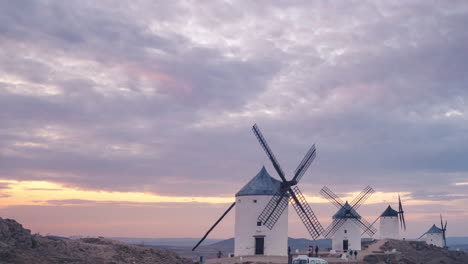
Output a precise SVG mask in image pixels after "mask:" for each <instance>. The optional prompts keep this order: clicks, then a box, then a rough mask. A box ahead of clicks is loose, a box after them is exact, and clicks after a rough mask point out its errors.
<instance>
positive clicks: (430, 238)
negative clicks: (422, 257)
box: [426, 233, 444, 247]
mask: <svg viewBox="0 0 468 264" xmlns="http://www.w3.org/2000/svg"><path fill="white" fill-rule="evenodd" d="M426 243H427V244H429V245H434V246H438V247H444V238H443V236H442V233H429V234H426Z"/></svg>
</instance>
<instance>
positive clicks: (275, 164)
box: [252, 124, 287, 182]
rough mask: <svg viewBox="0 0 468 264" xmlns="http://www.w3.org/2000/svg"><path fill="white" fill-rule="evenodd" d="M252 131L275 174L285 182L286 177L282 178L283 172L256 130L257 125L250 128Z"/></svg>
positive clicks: (258, 130)
mask: <svg viewBox="0 0 468 264" xmlns="http://www.w3.org/2000/svg"><path fill="white" fill-rule="evenodd" d="M252 131H253V132H254V134H255V136H256V137H257V139H258V142H260V145H262V147H263V150H265V152H266V154H267V156H268V158H270V160H271V163H273V167H274V168H275V170H276V172H277V173H278V175H279V176H280V178H281V180H283V182H287V180H286V177H285V176H284V172H283V170H282V169H281V167H280V165H279V163H278V161H277V160H276V157H275V155H274V154H273V151H271V149H270V146H268V144H267V142H266V140H265V137H264V136H263V135H262V132H260V129H259V128H258V126H257V124H255V125H254V126H253V127H252Z"/></svg>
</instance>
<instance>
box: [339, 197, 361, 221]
mask: <svg viewBox="0 0 468 264" xmlns="http://www.w3.org/2000/svg"><path fill="white" fill-rule="evenodd" d="M339 218H358V219H361V216H360V215H359V214H358V212H356V211H355V210H354V209H352V208H351V206H350V205H349V203H348V201H346V203H345V204H344V205H343V207H341V208H340V209H339V210H338V212H336V214H334V215H333V219H339Z"/></svg>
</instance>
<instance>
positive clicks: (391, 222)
mask: <svg viewBox="0 0 468 264" xmlns="http://www.w3.org/2000/svg"><path fill="white" fill-rule="evenodd" d="M404 213H405V212H404V211H403V205H402V203H401V199H400V195H398V211H396V210H394V209H393V208H392V207H391V206H390V205H389V206H388V207H387V209H385V211H383V212H382V214H381V215H380V216H378V217H377V218H376V219H375V221H374V222H372V224H371V226H374V224H375V222H377V220H379V219H380V238H381V239H385V238H390V239H399V229H400V228H401V229H404V230H406V221H405V214H404ZM398 222H399V223H400V228H398ZM364 232H365V231H364ZM364 232H363V233H362V234H364Z"/></svg>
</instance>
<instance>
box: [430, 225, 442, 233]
mask: <svg viewBox="0 0 468 264" xmlns="http://www.w3.org/2000/svg"><path fill="white" fill-rule="evenodd" d="M426 233H427V234H437V233H440V234H442V233H443V232H442V229H440V228H438V227H437V226H436V225H432V227H431V228H429V230H428V231H427V232H426Z"/></svg>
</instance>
